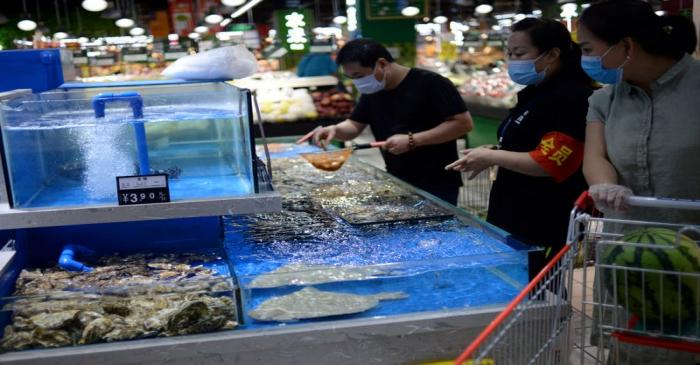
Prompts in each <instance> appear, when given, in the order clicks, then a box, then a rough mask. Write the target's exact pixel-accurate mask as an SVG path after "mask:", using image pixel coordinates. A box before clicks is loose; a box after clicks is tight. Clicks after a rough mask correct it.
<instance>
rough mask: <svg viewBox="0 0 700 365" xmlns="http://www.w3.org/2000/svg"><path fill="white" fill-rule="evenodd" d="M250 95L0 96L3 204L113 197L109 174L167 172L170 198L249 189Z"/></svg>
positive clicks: (142, 89)
mask: <svg viewBox="0 0 700 365" xmlns="http://www.w3.org/2000/svg"><path fill="white" fill-rule="evenodd" d="M249 103H250V94H249V92H248V91H246V90H241V89H239V88H236V87H235V86H232V85H229V84H226V83H215V82H210V83H188V84H157V83H155V84H152V85H148V84H140V85H134V86H118V87H114V86H110V87H101V88H100V87H97V88H85V89H62V90H54V91H49V92H44V93H40V94H32V95H26V96H22V97H17V98H14V99H10V100H7V101H4V102H3V104H2V107H1V110H0V126H1V131H2V142H3V146H2V147H3V148H2V153H3V159H4V161H5V169H6V176H7V181H8V182H9V185H10V188H9V189H8V190H9V192H10V195H11V196H10V198H11V199H10V203H11V205H12V207H13V208H42V207H66V206H86V205H87V206H89V205H104V204H116V203H117V188H116V186H117V185H116V177H118V176H134V175H152V174H167V175H168V179H169V188H170V198H171V200H172V201H182V200H191V199H212V198H223V197H234V196H240V195H248V194H253V193H256V192H257V190H258V189H257V180H256V176H255V174H254V171H255V169H254V168H253V166H254V149H253V141H252V139H251V125H252V116H251V115H250V113H249V107H250V104H249Z"/></svg>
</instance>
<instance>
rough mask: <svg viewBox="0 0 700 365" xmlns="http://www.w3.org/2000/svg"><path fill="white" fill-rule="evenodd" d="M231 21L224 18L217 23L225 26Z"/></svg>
mask: <svg viewBox="0 0 700 365" xmlns="http://www.w3.org/2000/svg"><path fill="white" fill-rule="evenodd" d="M231 21H232V19H231V18H226V19H224V20H222V21H221V23H219V26H220V27H225V26H227V25H229V24H231Z"/></svg>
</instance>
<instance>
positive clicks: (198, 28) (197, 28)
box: [194, 25, 209, 33]
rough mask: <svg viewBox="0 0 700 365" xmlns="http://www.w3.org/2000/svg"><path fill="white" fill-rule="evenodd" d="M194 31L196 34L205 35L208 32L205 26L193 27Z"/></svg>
mask: <svg viewBox="0 0 700 365" xmlns="http://www.w3.org/2000/svg"><path fill="white" fill-rule="evenodd" d="M194 31H195V32H197V33H207V32H208V31H209V28H208V27H207V26H205V25H200V26H198V27H195V28H194Z"/></svg>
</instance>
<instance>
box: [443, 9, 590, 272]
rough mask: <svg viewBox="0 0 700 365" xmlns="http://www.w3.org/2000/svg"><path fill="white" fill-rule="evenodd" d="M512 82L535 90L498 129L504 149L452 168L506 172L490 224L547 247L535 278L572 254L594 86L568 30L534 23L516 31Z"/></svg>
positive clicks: (533, 267)
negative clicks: (568, 249) (571, 226)
mask: <svg viewBox="0 0 700 365" xmlns="http://www.w3.org/2000/svg"><path fill="white" fill-rule="evenodd" d="M512 31H513V33H512V35H511V36H510V38H509V39H508V57H509V60H508V74H509V75H510V77H511V79H513V81H514V82H516V83H518V84H521V85H526V86H527V87H526V88H525V89H523V90H522V91H521V92H520V93H518V104H517V105H516V107H515V108H513V110H512V111H511V113H510V115H509V116H508V117H507V118H506V119H505V120H504V121H503V122H502V123H501V125H500V127H499V129H498V140H499V146H498V147H497V148H484V147H482V148H474V149H470V150H467V151H465V156H464V157H463V158H461V159H460V160H458V161H455V162H454V163H452V164H450V165H448V166H447V167H446V168H447V169H450V170H458V171H467V172H470V176H469V177H470V178H473V177H474V176H476V175H477V174H479V173H480V172H481V171H483V170H485V169H487V168H489V167H491V166H498V175H497V177H496V181H495V182H494V183H493V186H492V188H491V195H490V200H489V210H488V216H487V218H486V220H487V221H488V222H490V223H492V224H494V225H496V226H498V227H500V228H502V229H504V230H505V231H507V232H509V233H511V234H512V235H513V236H514V237H516V238H518V239H519V240H521V241H522V242H524V243H526V244H529V245H533V246H544V247H547V249H546V250H544V252H537V253H534V254H532V255H530V262H529V270H530V277H531V278H532V277H534V276H535V275H536V274H537V273H538V272H539V270H540V269H541V268H542V267H543V266H544V265H545V264H546V262H547V261H548V260H549V259H550V258H551V256H552V255H553V254H556V252H557V251H558V250H559V249H560V248H561V247H563V246H564V243H565V242H566V234H567V228H568V221H569V212H570V211H571V209H572V207H573V205H574V201H575V200H576V198H577V197H578V196H579V195H580V194H581V193H582V192H584V191H585V190H586V188H587V186H586V183H585V181H584V178H583V174H582V172H581V164H582V160H583V141H584V132H585V128H586V111H587V109H588V102H587V99H588V97H589V96H590V95H591V93H592V92H593V88H592V82H591V79H590V78H589V77H588V76H587V75H586V74H585V73H584V71H583V69H582V68H581V64H580V62H581V51H580V49H579V48H578V46H577V45H576V44H575V43H574V42H573V41H572V40H571V35H570V34H569V32H568V31H567V30H566V27H564V26H563V25H562V24H561V23H559V22H558V21H555V20H551V19H534V18H528V19H525V20H522V21H520V22H518V23H516V24H514V25H513V28H512Z"/></svg>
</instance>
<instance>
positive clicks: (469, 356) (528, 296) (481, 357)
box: [455, 193, 700, 365]
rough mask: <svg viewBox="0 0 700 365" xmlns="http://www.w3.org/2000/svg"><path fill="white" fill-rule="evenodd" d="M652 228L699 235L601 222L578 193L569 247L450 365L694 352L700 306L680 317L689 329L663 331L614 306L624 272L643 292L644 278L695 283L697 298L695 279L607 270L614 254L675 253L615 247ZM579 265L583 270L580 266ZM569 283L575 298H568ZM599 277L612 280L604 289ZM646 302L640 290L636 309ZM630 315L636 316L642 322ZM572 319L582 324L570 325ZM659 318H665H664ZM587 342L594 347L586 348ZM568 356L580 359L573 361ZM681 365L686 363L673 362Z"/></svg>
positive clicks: (678, 324) (698, 205) (675, 204)
mask: <svg viewBox="0 0 700 365" xmlns="http://www.w3.org/2000/svg"><path fill="white" fill-rule="evenodd" d="M628 203H629V204H630V205H634V206H647V207H654V208H671V209H700V202H690V201H677V200H664V199H654V198H641V197H632V198H630V199H629V201H628ZM606 225H607V228H606ZM650 226H651V227H665V228H672V229H675V230H676V231H677V232H678V234H679V235H678V237H681V236H680V234H683V233H687V232H690V231H696V230H697V227H685V226H682V225H677V224H664V223H655V222H641V221H629V220H615V219H605V218H602V217H601V216H600V214H596V213H595V212H594V209H593V203H592V201H591V199H590V198H589V197H588V194H587V193H584V194H583V195H582V196H581V197H580V198H579V199H578V200H577V201H576V204H575V207H574V209H573V211H572V212H571V219H570V221H569V234H568V239H567V245H566V246H565V247H564V248H563V249H562V250H561V251H560V252H559V253H557V255H556V256H555V257H554V258H553V259H552V260H551V261H550V262H549V263H548V264H547V265H546V266H545V267H544V268H543V269H542V271H541V272H540V273H539V274H538V275H537V276H536V277H535V278H534V279H533V280H532V281H531V282H530V283H529V284H528V285H527V286H526V287H525V288H524V289H523V290H522V292H521V293H520V294H519V295H518V296H517V297H516V298H515V299H514V300H513V301H512V302H511V303H510V304H509V305H508V306H507V307H506V309H505V310H504V311H503V312H501V313H500V314H499V315H498V316H497V317H496V319H494V320H493V321H492V322H491V324H489V326H488V327H487V328H486V329H484V331H483V332H482V333H481V334H480V335H479V336H478V337H477V338H476V340H474V341H473V342H472V343H471V344H470V345H469V347H467V349H465V351H464V352H463V353H462V354H461V355H460V356H459V357H458V358H457V360H456V361H455V364H458V365H463V364H469V365H472V364H473V365H503V364H514V365H516V364H517V365H523V364H528V365H533V364H537V365H539V364H541V365H557V364H569V363H577V360H578V363H580V364H603V363H605V362H606V357H610V358H609V359H608V361H609V363H613V364H619V363H621V359H623V358H624V359H628V358H629V356H625V353H624V352H625V351H636V350H635V347H637V348H638V347H639V346H644V347H652V348H657V349H658V348H662V349H667V350H668V351H676V352H678V351H681V352H684V353H689V354H692V353H693V352H698V353H700V338H699V337H698V333H699V332H700V331H698V329H700V320H698V319H697V318H700V307H698V308H690V309H686V310H685V312H684V313H693V312H694V313H695V314H696V316H695V321H693V322H692V323H686V322H687V321H683V320H676V321H672V322H675V323H674V324H675V325H673V326H672V325H671V324H670V323H667V325H666V326H664V325H663V323H661V324H658V323H655V322H654V321H651V320H648V318H646V317H647V315H646V314H645V313H646V312H645V310H644V308H642V309H641V310H640V309H639V308H637V307H635V308H634V310H631V308H625V307H624V306H620V303H621V300H620V299H621V297H623V296H629V291H630V290H629V289H628V288H630V286H629V285H627V284H628V282H627V281H626V280H624V279H625V278H629V277H632V276H631V275H630V273H635V277H641V278H642V280H641V285H642V288H644V287H645V286H644V285H645V280H644V279H647V280H651V279H652V278H654V280H658V278H660V277H664V276H669V277H671V279H672V280H675V283H678V284H679V285H680V284H683V285H687V284H688V282H691V283H692V282H697V288H698V291H696V292H695V293H700V272H676V271H664V270H649V269H645V268H641V267H634V266H632V265H620V264H611V263H609V262H606V261H605V260H603V259H602V257H603V256H604V255H605V254H606V253H609V252H610V250H611V249H614V247H630V248H632V249H634V248H637V247H638V248H643V249H645V250H672V249H677V248H676V247H675V246H673V245H670V246H668V245H650V244H639V243H636V244H635V243H629V242H621V241H620V238H621V237H622V236H623V233H622V232H625V231H626V230H628V229H629V228H635V227H636V228H640V227H650ZM626 228H627V229H626ZM698 233H700V231H698ZM581 261H582V264H581V265H578V263H581ZM578 266H582V267H578ZM606 270H607V271H606ZM594 273H595V274H594ZM625 275H626V276H625ZM575 277H576V281H577V284H580V286H578V285H577V287H580V288H581V290H582V292H581V293H578V292H575V291H574V289H575V287H574V285H573V282H574V278H575ZM604 277H605V278H612V279H611V280H608V282H605V281H606V280H604V279H603V278H604ZM594 278H595V280H594ZM618 278H623V280H621V281H620V280H618ZM693 280H696V281H693ZM662 282H663V281H662ZM592 283H594V284H595V285H592ZM618 283H620V284H621V285H620V286H618V285H617V284H618ZM594 293H595V294H594ZM644 295H645V294H644V293H643V291H642V302H644V299H646V298H644ZM694 295H695V294H694ZM579 300H580V301H581V303H580V305H577V306H576V307H574V305H573V304H574V302H578V301H579ZM698 302H700V298H699V300H698V301H696V303H698ZM624 303H631V301H630V300H627V301H626V302H624ZM661 310H662V311H663V309H661ZM679 312H680V309H679ZM633 313H642V316H641V317H640V316H638V315H634V314H633ZM575 316H576V317H580V320H578V319H577V320H576V321H575V323H574V321H573V319H574V317H575ZM661 318H664V316H663V313H662V315H661ZM667 322H668V321H667ZM575 324H578V326H575ZM575 334H577V336H574V335H575ZM574 337H577V338H578V340H579V341H578V342H577V343H574V341H573V339H574ZM590 339H594V342H595V344H596V345H599V346H594V345H592V344H591V341H590ZM595 339H597V341H596V340H595ZM606 348H609V349H612V350H608V349H606ZM572 349H574V350H575V351H577V352H579V354H578V355H577V356H571V350H572ZM690 356H694V355H690ZM570 357H571V359H570ZM688 358H689V359H690V357H688ZM641 363H644V364H652V363H654V362H650V361H644V362H641ZM661 363H665V362H661ZM681 364H686V363H683V362H681V363H677V365H681ZM687 364H694V362H687Z"/></svg>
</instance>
